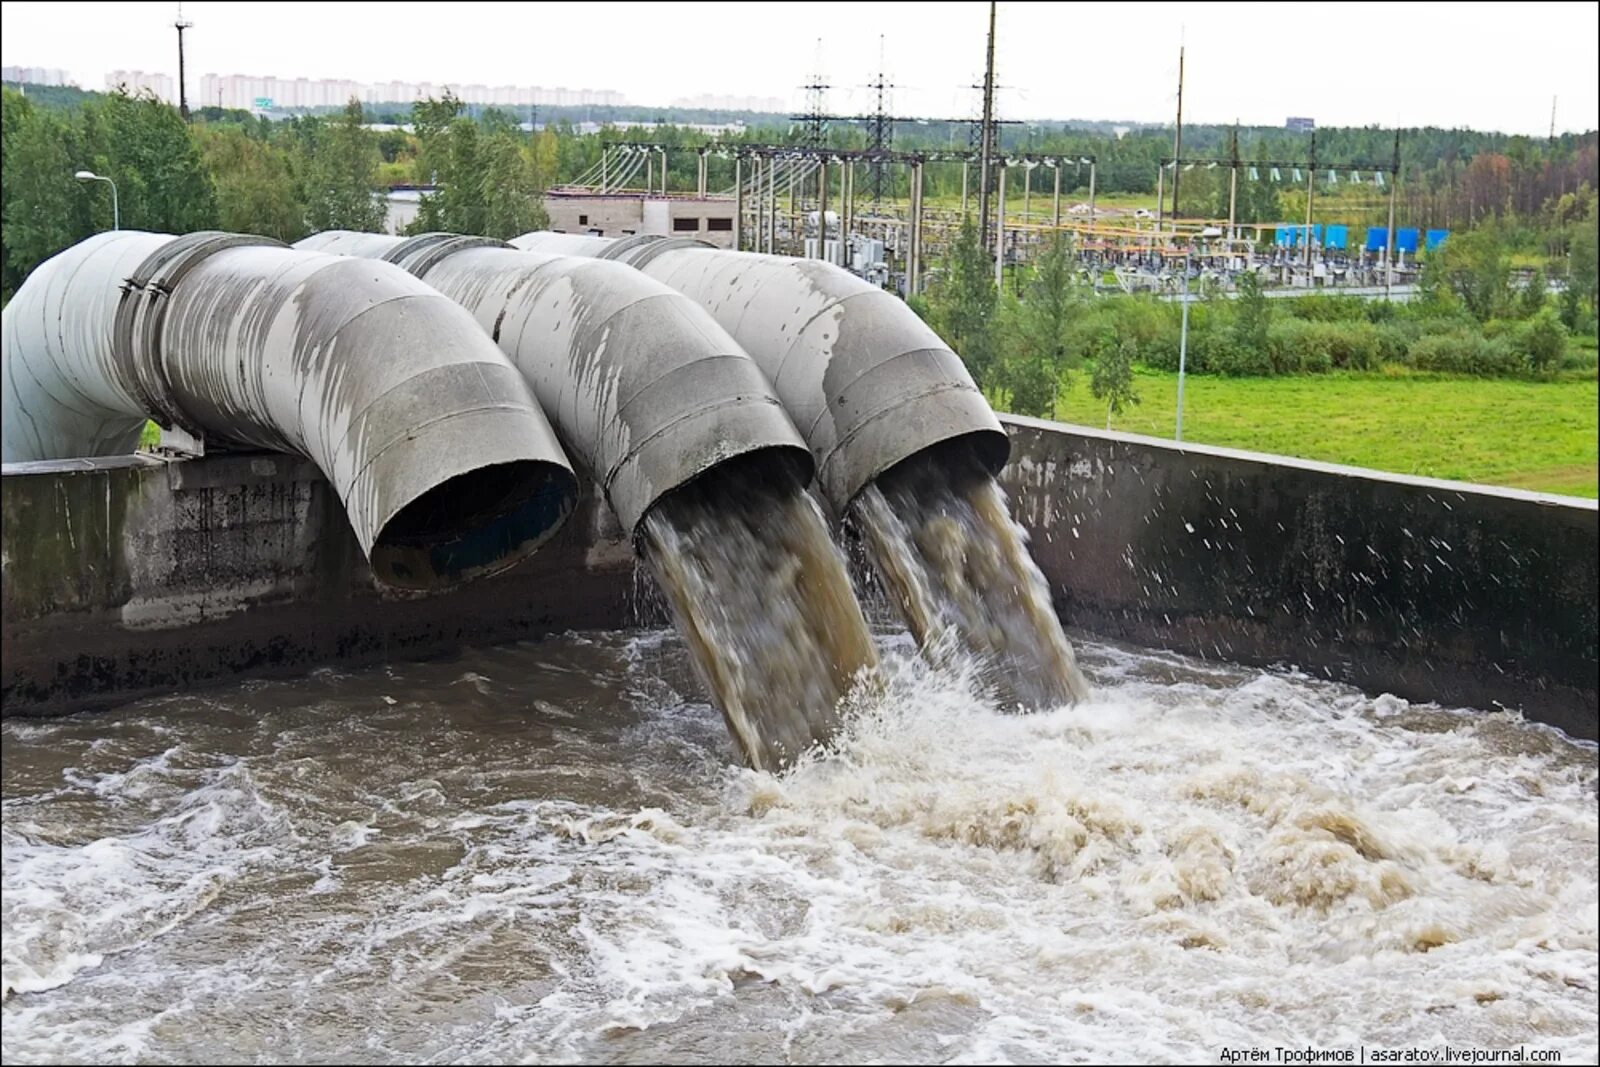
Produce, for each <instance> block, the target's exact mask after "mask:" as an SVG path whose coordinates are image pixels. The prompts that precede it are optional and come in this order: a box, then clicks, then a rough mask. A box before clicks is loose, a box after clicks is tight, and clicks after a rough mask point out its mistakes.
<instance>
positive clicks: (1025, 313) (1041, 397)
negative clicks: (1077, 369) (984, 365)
mask: <svg viewBox="0 0 1600 1067" xmlns="http://www.w3.org/2000/svg"><path fill="white" fill-rule="evenodd" d="M1076 282H1077V268H1076V264H1075V263H1074V262H1073V256H1072V251H1071V249H1070V247H1069V246H1068V244H1067V242H1066V240H1064V239H1063V238H1061V237H1057V238H1056V239H1055V240H1054V241H1052V242H1051V244H1050V247H1049V248H1047V249H1046V250H1045V252H1044V254H1043V255H1042V256H1040V257H1039V260H1038V262H1037V263H1036V264H1035V265H1034V269H1033V276H1032V277H1031V278H1030V279H1029V280H1028V288H1027V293H1026V295H1025V297H1024V299H1023V301H1022V303H1021V305H1020V307H1019V308H1018V310H1017V312H1016V314H1015V316H1014V317H1012V321H1014V322H1015V324H1016V327H1015V330H1014V331H1008V335H1009V337H1008V340H1009V342H1010V343H1008V344H1007V346H1006V349H1007V353H1006V379H1007V382H1006V384H1008V385H1009V386H1010V387H1011V391H1012V404H1013V406H1015V407H1016V409H1017V410H1018V412H1019V413H1020V414H1024V415H1043V414H1045V412H1046V411H1048V412H1049V414H1050V415H1051V417H1052V418H1053V417H1054V416H1055V411H1056V398H1057V396H1058V395H1059V393H1060V389H1061V383H1062V380H1063V379H1064V378H1066V377H1067V376H1068V375H1069V374H1070V373H1071V370H1072V367H1073V366H1074V365H1075V364H1076V363H1077V358H1076V355H1077V354H1076V353H1075V352H1074V351H1073V349H1072V343H1071V342H1072V339H1071V333H1070V331H1071V327H1072V323H1073V320H1074V319H1075V318H1076V317H1077V315H1078V313H1079V312H1080V311H1081V307H1082V305H1081V301H1080V299H1079V297H1078V292H1077V284H1076ZM1019 387H1020V389H1019ZM1024 408H1025V409H1024Z"/></svg>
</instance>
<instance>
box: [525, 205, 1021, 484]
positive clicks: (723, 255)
mask: <svg viewBox="0 0 1600 1067" xmlns="http://www.w3.org/2000/svg"><path fill="white" fill-rule="evenodd" d="M567 236H568V235H564V234H550V233H530V234H524V235H523V236H521V237H518V238H515V239H514V240H513V241H512V242H511V243H512V245H514V246H515V247H517V248H522V249H527V250H529V251H544V250H546V249H547V248H557V247H562V246H564V245H565V244H566V241H565V238H566V237H567ZM587 240H588V241H590V242H594V241H605V240H607V239H605V238H588V239H587ZM588 247H589V248H590V249H591V250H589V251H584V252H583V253H582V254H585V255H598V256H603V257H605V258H607V259H612V260H615V261H617V262H621V263H627V264H629V265H630V266H633V267H636V268H637V269H639V270H640V271H643V272H644V273H645V274H647V275H649V276H650V277H651V278H654V279H656V280H657V281H660V282H663V283H665V284H666V285H668V286H670V287H672V288H673V289H676V290H677V291H678V292H680V293H683V294H685V295H686V296H688V297H689V298H691V299H692V300H694V301H695V302H696V303H698V304H699V305H701V306H702V307H704V308H705V309H706V310H707V311H709V312H711V315H712V317H713V318H715V319H716V320H717V322H718V324H719V325H721V326H722V327H723V328H724V329H725V330H727V331H728V333H730V334H732V335H733V339H734V340H735V341H737V342H738V343H739V344H740V345H741V346H742V347H743V348H744V349H745V351H747V352H749V353H750V355H751V356H752V357H753V358H754V359H755V360H756V362H757V363H759V364H760V365H761V368H762V369H763V370H765V371H766V373H767V377H768V378H769V379H770V380H771V381H772V383H773V386H774V387H775V388H776V389H777V392H778V396H779V397H780V398H781V399H782V400H783V405H784V407H785V408H786V409H787V410H788V412H789V415H790V417H791V418H793V419H794V423H795V425H796V426H797V427H799V429H800V432H801V433H802V434H803V435H804V437H805V439H806V443H807V444H808V445H810V447H811V452H812V455H813V456H814V457H815V459H816V462H817V480H818V482H819V483H820V485H821V487H822V490H823V493H824V495H825V496H826V497H827V499H828V502H829V504H830V505H831V506H832V507H833V509H834V510H835V512H837V513H838V514H843V513H844V510H845V508H846V506H847V505H848V504H849V503H850V501H851V500H853V499H854V498H855V496H856V494H857V493H859V492H860V491H861V490H862V489H864V488H865V487H866V486H867V484H868V483H870V482H871V481H872V480H873V479H874V478H876V477H877V476H878V475H880V474H882V473H883V472H884V471H886V470H888V469H889V468H890V467H893V466H894V465H895V464H897V463H899V462H900V461H901V460H904V459H907V458H909V457H910V456H913V455H916V454H918V453H920V452H922V451H924V450H925V449H928V448H931V447H933V446H935V445H940V444H943V443H945V442H949V441H956V440H963V441H965V442H966V443H967V444H968V445H969V446H970V448H971V450H972V452H973V453H974V454H975V455H976V456H977V457H978V459H979V460H980V461H981V462H982V463H983V464H984V466H986V467H987V468H988V469H989V470H990V471H992V472H995V473H998V472H999V470H1000V468H1001V467H1003V466H1005V462H1006V457H1007V455H1008V454H1009V450H1010V443H1009V441H1008V440H1007V438H1006V435H1005V431H1004V430H1002V429H1001V428H1000V422H999V420H998V419H996V418H995V415H994V412H993V411H992V410H991V409H990V407H989V404H988V402H987V401H986V400H984V398H983V394H982V393H981V392H979V391H978V388H977V386H976V385H975V384H973V381H972V376H971V375H970V374H969V373H967V368H966V366H965V365H963V364H962V362H961V358H960V357H959V356H957V355H956V354H955V353H954V352H952V351H951V350H950V347H949V346H948V345H946V344H945V343H944V342H943V341H941V340H940V339H939V336H938V335H937V334H935V333H934V332H933V330H932V329H930V328H929V327H928V326H927V324H926V323H924V322H923V321H922V320H921V319H920V318H919V317H918V316H917V314H916V312H914V311H912V310H911V309H910V308H909V307H907V306H906V304H905V302H904V301H902V300H901V299H900V298H899V297H897V296H895V295H894V294H892V293H889V292H886V291H884V290H882V289H879V288H878V287H876V286H874V285H872V284H870V283H869V282H867V281H865V280H863V279H861V278H857V277H856V276H855V275H853V274H851V273H849V272H848V271H846V270H844V269H842V268H840V267H836V266H834V265H833V264H831V263H825V262H822V261H820V260H814V259H793V258H790V257H787V256H772V255H763V254H760V253H755V252H730V251H722V250H720V249H716V248H713V247H711V246H710V245H707V244H704V243H703V242H700V241H695V240H692V239H686V238H662V237H647V236H643V235H641V236H635V237H624V238H620V239H616V240H612V241H610V243H608V244H605V245H593V244H591V245H590V246H588Z"/></svg>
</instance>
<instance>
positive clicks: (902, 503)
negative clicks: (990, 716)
mask: <svg viewBox="0 0 1600 1067" xmlns="http://www.w3.org/2000/svg"><path fill="white" fill-rule="evenodd" d="M851 519H852V525H853V526H854V527H855V529H856V530H857V531H858V532H859V533H860V535H861V538H862V541H863V542H864V543H865V545H866V548H867V553H868V555H869V556H870V557H871V559H872V562H873V566H874V568H875V569H876V571H877V573H878V576H879V577H880V578H881V579H882V580H883V583H884V585H885V586H887V587H888V589H889V590H890V595H891V596H892V597H893V598H894V599H895V601H896V602H897V603H898V604H899V606H900V609H901V613H902V614H903V616H904V617H905V620H906V623H907V625H908V626H909V627H910V629H911V632H912V634H913V635H914V636H915V637H916V639H917V643H918V644H919V645H920V646H921V647H922V649H923V651H924V654H925V655H927V656H928V658H929V660H930V661H931V662H933V663H935V664H936V665H940V666H945V667H949V666H952V665H953V664H954V663H955V661H956V660H957V659H959V658H960V657H962V656H963V655H970V656H972V657H974V658H976V659H977V660H978V661H979V663H981V664H983V665H984V667H985V675H986V677H987V680H988V682H989V684H990V685H991V686H993V687H995V688H996V689H997V691H998V692H1000V693H1002V694H1008V695H1010V696H1012V697H1014V698H1015V699H1016V700H1017V701H1019V702H1021V703H1023V704H1027V705H1029V706H1032V707H1036V708H1045V707H1057V706H1059V705H1062V704H1071V703H1076V702H1078V701H1080V700H1084V699H1086V698H1087V697H1088V695H1089V687H1088V684H1087V683H1086V682H1084V680H1083V675H1082V674H1081V673H1080V672H1079V670H1078V665H1077V660H1076V658H1075V657H1074V655H1073V651H1072V645H1071V644H1070V643H1069V642H1068V641H1067V638H1066V635H1065V634H1063V633H1062V632H1061V622H1060V620H1059V619H1057V618H1056V613H1055V609H1054V608H1053V607H1052V605H1051V602H1050V588H1049V586H1048V584H1047V583H1046V582H1045V579H1044V575H1043V574H1041V573H1040V572H1039V567H1038V565H1037V564H1035V563H1034V562H1033V557H1031V556H1030V555H1029V554H1028V545H1027V533H1026V532H1025V531H1024V530H1023V529H1022V527H1021V526H1019V525H1017V523H1016V521H1015V520H1014V519H1012V517H1011V512H1010V510H1009V509H1008V508H1007V506H1006V499H1005V493H1004V492H1003V491H1002V490H1001V488H1000V486H999V485H998V484H997V483H996V482H995V480H994V477H993V476H992V475H990V474H989V472H988V471H987V470H985V469H984V468H983V466H982V465H981V464H979V463H978V461H977V459H976V458H975V457H973V456H972V455H971V454H970V453H969V452H967V451H965V450H944V451H940V452H928V453H923V454H921V455H918V456H914V457H912V458H911V459H909V460H907V461H905V462H904V463H901V464H900V465H899V466H897V467H895V468H894V469H892V470H890V471H889V472H888V473H886V474H884V475H882V476H881V477H879V478H878V479H877V480H876V481H875V482H874V483H873V484H872V485H869V486H868V487H867V488H866V489H865V490H864V491H863V492H862V493H861V495H860V496H858V497H857V498H856V500H855V502H854V503H853V504H852V505H851Z"/></svg>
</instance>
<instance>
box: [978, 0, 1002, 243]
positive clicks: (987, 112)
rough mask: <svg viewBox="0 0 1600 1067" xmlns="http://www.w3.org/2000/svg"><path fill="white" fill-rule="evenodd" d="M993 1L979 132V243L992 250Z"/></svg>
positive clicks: (994, 147)
mask: <svg viewBox="0 0 1600 1067" xmlns="http://www.w3.org/2000/svg"><path fill="white" fill-rule="evenodd" d="M994 7H995V5H994V0H989V48H988V58H987V59H986V60H985V62H984V66H983V127H982V129H980V130H979V131H978V241H979V243H980V244H981V245H982V246H983V247H984V248H988V247H989V170H990V165H989V164H990V160H991V159H992V158H993V156H994V153H995V151H996V150H997V149H998V148H999V144H998V142H999V140H1000V139H999V137H997V136H996V134H998V133H999V132H1000V131H999V130H997V129H995V125H994Z"/></svg>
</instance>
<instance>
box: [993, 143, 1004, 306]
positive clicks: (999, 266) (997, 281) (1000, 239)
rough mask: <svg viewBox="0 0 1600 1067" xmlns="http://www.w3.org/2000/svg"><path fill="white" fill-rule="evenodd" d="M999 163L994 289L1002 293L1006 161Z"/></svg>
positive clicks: (1002, 159)
mask: <svg viewBox="0 0 1600 1067" xmlns="http://www.w3.org/2000/svg"><path fill="white" fill-rule="evenodd" d="M999 163H1000V218H999V219H998V220H997V221H998V225H997V226H996V227H995V231H994V287H995V288H996V289H997V290H1000V291H1002V292H1003V291H1004V290H1005V285H1006V161H1005V157H1003V156H1002V157H1001V158H1000V160H999Z"/></svg>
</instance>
